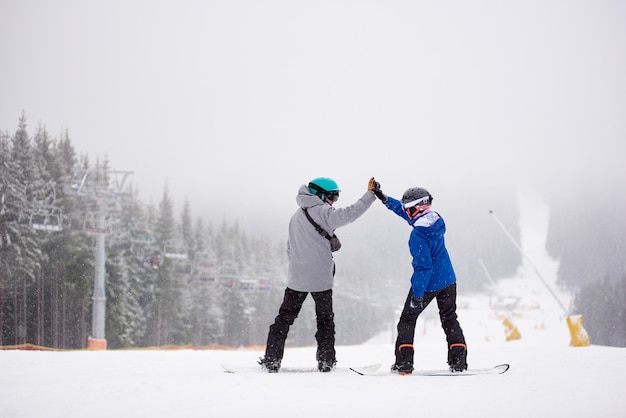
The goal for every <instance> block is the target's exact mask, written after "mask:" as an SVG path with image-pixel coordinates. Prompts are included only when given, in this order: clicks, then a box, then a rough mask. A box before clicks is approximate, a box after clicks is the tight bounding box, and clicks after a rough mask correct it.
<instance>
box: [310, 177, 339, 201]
mask: <svg viewBox="0 0 626 418" xmlns="http://www.w3.org/2000/svg"><path fill="white" fill-rule="evenodd" d="M309 191H310V192H311V193H312V194H314V195H316V196H319V198H320V199H322V200H326V198H328V199H329V200H332V201H334V202H336V201H337V199H339V192H340V191H341V190H339V186H338V185H337V182H336V181H335V180H333V179H330V178H328V177H318V178H315V179H313V180H311V181H310V182H309Z"/></svg>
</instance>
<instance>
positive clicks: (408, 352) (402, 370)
mask: <svg viewBox="0 0 626 418" xmlns="http://www.w3.org/2000/svg"><path fill="white" fill-rule="evenodd" d="M413 353H414V351H413V345H412V344H402V345H400V347H399V348H398V350H397V351H396V362H395V363H394V364H392V365H391V371H392V372H393V373H398V374H411V373H413Z"/></svg>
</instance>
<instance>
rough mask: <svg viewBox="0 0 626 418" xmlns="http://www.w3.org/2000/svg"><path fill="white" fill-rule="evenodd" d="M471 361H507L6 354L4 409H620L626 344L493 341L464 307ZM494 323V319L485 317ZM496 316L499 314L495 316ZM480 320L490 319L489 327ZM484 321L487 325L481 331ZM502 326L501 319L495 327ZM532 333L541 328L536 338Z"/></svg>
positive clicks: (554, 335)
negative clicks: (464, 365) (402, 371)
mask: <svg viewBox="0 0 626 418" xmlns="http://www.w3.org/2000/svg"><path fill="white" fill-rule="evenodd" d="M461 314H462V318H463V319H464V322H463V325H464V327H465V328H466V333H467V334H468V345H469V365H470V367H483V366H491V365H495V364H498V363H504V362H506V363H510V364H511V369H510V370H509V371H508V372H507V373H505V374H503V375H497V376H471V377H470V376H468V377H418V376H414V377H404V376H383V377H367V376H359V375H356V374H354V373H352V372H350V371H346V370H344V369H343V367H347V366H349V365H365V364H369V363H373V362H381V363H382V364H383V367H388V366H389V365H390V364H391V363H392V361H393V346H392V344H391V343H390V342H388V341H382V340H387V339H388V337H390V335H386V336H385V335H382V336H380V341H378V342H376V341H373V342H371V343H368V344H364V345H361V346H349V347H347V346H341V347H338V349H337V354H338V359H339V364H338V365H339V366H341V367H342V368H340V369H339V370H337V371H336V372H334V373H278V374H267V373H261V372H258V373H239V374H229V373H225V372H224V371H223V370H222V369H221V367H220V364H221V363H231V364H232V363H235V364H241V365H253V364H254V362H255V361H256V359H257V357H259V356H260V355H261V354H262V353H261V352H260V351H247V350H238V351H193V350H184V351H113V350H111V351H100V352H87V351H75V352H32V351H4V352H0V370H1V372H0V416H1V417H3V418H10V417H29V418H30V417H62V418H71V417H77V418H78V417H92V418H96V417H102V418H104V417H139V416H141V417H154V418H156V417H172V416H177V417H290V418H291V417H301V418H305V417H315V418H319V417H320V416H328V417H346V416H354V417H387V416H416V417H429V418H432V417H444V416H446V417H449V416H462V417H503V416H505V417H524V418H527V417H529V416H532V417H555V416H567V417H620V416H622V417H623V416H625V412H624V411H625V408H626V401H625V400H624V398H623V397H622V396H624V388H625V387H626V349H624V348H610V347H600V346H593V345H592V346H590V347H584V348H572V347H568V342H569V340H568V335H567V331H564V332H562V330H564V329H566V325H565V323H562V324H560V326H559V327H558V328H559V329H558V330H550V329H542V330H537V331H531V332H524V331H522V333H523V334H527V335H524V336H523V338H522V339H521V340H518V341H512V342H504V341H486V340H485V339H484V333H483V332H473V330H474V329H478V330H481V331H482V330H484V329H483V328H482V326H480V324H479V323H478V322H474V319H470V316H467V315H463V312H462V313H461ZM485 321H486V322H485V323H487V322H490V320H485ZM493 322H496V321H495V320H493ZM485 323H483V325H484V324H485ZM475 325H479V326H478V327H475ZM489 326H493V328H494V329H495V328H496V326H495V323H490V324H489V325H488V327H489ZM440 334H442V332H441V330H439V329H435V328H434V327H433V328H432V329H428V328H427V331H426V335H424V334H423V332H421V330H420V333H418V339H417V346H416V367H418V368H425V369H433V368H441V367H444V366H445V364H444V363H445V355H446V347H445V342H444V341H443V337H442V336H441V335H440ZM530 334H532V335H530ZM314 358H315V349H314V348H313V347H305V348H291V349H287V351H286V354H285V358H284V365H285V366H314V364H315V362H314Z"/></svg>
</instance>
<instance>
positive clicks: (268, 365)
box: [259, 357, 280, 373]
mask: <svg viewBox="0 0 626 418" xmlns="http://www.w3.org/2000/svg"><path fill="white" fill-rule="evenodd" d="M259 364H260V365H261V368H262V369H263V370H265V371H267V372H268V373H278V371H279V370H280V360H273V359H270V358H267V357H260V358H259Z"/></svg>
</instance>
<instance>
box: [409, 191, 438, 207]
mask: <svg viewBox="0 0 626 418" xmlns="http://www.w3.org/2000/svg"><path fill="white" fill-rule="evenodd" d="M432 202H433V197H432V196H431V194H430V193H428V190H426V189H423V188H421V187H411V188H410V189H408V190H407V191H406V192H404V194H403V195H402V205H403V206H404V208H405V209H406V208H411V207H414V206H422V205H430V204H431V203H432Z"/></svg>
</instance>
